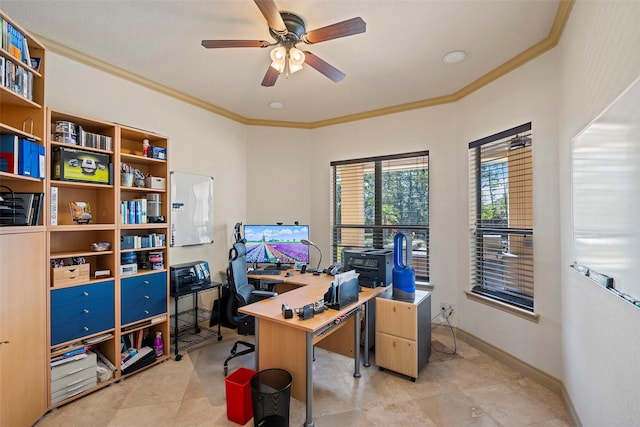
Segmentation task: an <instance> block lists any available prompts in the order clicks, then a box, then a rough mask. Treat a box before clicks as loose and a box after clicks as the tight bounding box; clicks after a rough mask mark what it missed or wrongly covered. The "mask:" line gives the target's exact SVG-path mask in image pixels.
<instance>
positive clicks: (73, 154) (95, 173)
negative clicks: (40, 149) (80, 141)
mask: <svg viewBox="0 0 640 427" xmlns="http://www.w3.org/2000/svg"><path fill="white" fill-rule="evenodd" d="M111 168H112V165H111V163H110V162H109V155H108V154H103V153H94V152H92V151H84V150H76V149H74V148H66V147H57V148H56V149H55V150H54V151H53V168H52V172H51V173H52V176H51V178H53V179H59V180H61V181H82V182H95V183H98V184H111Z"/></svg>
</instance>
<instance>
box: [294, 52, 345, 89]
mask: <svg viewBox="0 0 640 427" xmlns="http://www.w3.org/2000/svg"><path fill="white" fill-rule="evenodd" d="M304 55H305V57H304V63H305V64H307V65H309V66H310V67H311V68H314V69H316V70H317V71H319V72H321V73H322V74H324V75H325V76H327V77H329V78H330V79H331V80H333V81H334V82H336V83H338V82H339V81H341V80H342V79H344V76H345V74H344V73H343V72H342V71H340V70H338V69H337V68H336V67H334V66H333V65H331V64H329V63H328V62H326V61H324V60H323V59H320V57H318V56H316V55H314V54H313V53H311V52H305V53H304Z"/></svg>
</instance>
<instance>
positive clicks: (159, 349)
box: [153, 332, 164, 357]
mask: <svg viewBox="0 0 640 427" xmlns="http://www.w3.org/2000/svg"><path fill="white" fill-rule="evenodd" d="M153 349H154V350H155V352H156V357H160V356H162V355H163V354H164V341H162V332H156V338H155V339H154V340H153Z"/></svg>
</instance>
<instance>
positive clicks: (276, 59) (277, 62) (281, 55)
mask: <svg viewBox="0 0 640 427" xmlns="http://www.w3.org/2000/svg"><path fill="white" fill-rule="evenodd" d="M286 57H287V50H286V49H285V48H284V47H283V46H278V47H277V48H275V49H273V50H272V51H271V61H273V62H271V66H272V67H273V68H275V69H276V70H278V72H279V73H282V72H283V71H284V64H285V58H286Z"/></svg>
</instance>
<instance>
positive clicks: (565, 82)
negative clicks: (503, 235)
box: [558, 1, 640, 426]
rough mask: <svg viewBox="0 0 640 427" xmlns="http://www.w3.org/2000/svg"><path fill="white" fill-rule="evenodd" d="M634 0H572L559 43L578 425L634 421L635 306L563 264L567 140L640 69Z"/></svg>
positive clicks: (568, 306)
mask: <svg viewBox="0 0 640 427" xmlns="http://www.w3.org/2000/svg"><path fill="white" fill-rule="evenodd" d="M639 19H640V2H637V1H633V2H588V1H578V2H577V3H576V4H575V6H574V8H573V11H572V13H571V17H570V19H569V22H568V24H567V27H566V30H565V32H564V35H563V37H562V40H561V43H560V45H559V46H558V51H559V52H558V54H559V58H560V76H561V85H560V86H559V93H558V99H559V105H560V109H559V110H560V111H559V118H560V120H559V122H560V128H559V156H560V169H559V170H560V188H561V192H560V195H561V198H560V200H561V205H560V208H561V211H560V212H561V227H560V229H561V237H562V263H561V282H562V307H563V310H562V353H563V363H564V377H563V381H564V384H565V387H566V389H567V390H568V393H569V395H570V397H571V401H572V402H573V405H574V407H575V409H576V411H577V413H578V414H579V416H580V419H581V421H582V423H583V425H584V426H604V425H606V426H631V425H640V405H638V396H639V395H640V386H639V382H638V378H640V363H638V353H639V352H640V328H639V327H638V325H639V324H640V322H639V319H640V317H639V316H640V312H639V311H638V309H637V308H635V307H633V306H631V305H630V304H628V303H626V302H624V301H622V300H621V299H620V298H618V297H616V296H614V295H612V294H611V293H609V292H608V291H606V290H604V289H603V288H601V287H599V286H597V285H595V284H593V283H592V282H590V281H589V280H588V279H586V278H585V277H584V276H580V275H579V274H578V273H576V272H575V271H573V270H572V269H570V268H569V265H570V264H571V262H572V261H573V257H572V252H571V251H572V249H571V238H572V236H571V205H570V199H571V193H570V189H571V181H570V176H571V175H570V174H571V168H570V164H571V163H570V144H571V139H572V138H573V137H574V136H575V135H576V134H577V133H579V132H580V131H581V130H582V129H583V128H584V127H585V126H586V125H588V124H589V122H591V121H592V120H593V119H595V118H596V116H597V115H598V114H599V113H600V112H601V111H602V110H604V109H605V108H606V107H607V106H608V105H609V104H610V103H611V102H612V101H613V100H614V99H615V98H616V97H617V96H618V95H619V94H620V93H621V92H622V91H623V90H624V89H625V88H626V87H627V86H628V85H629V84H631V82H633V81H634V80H635V79H636V78H637V77H638V76H639V75H640V49H638V46H640V27H639V26H638V20H639Z"/></svg>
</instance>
